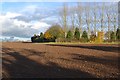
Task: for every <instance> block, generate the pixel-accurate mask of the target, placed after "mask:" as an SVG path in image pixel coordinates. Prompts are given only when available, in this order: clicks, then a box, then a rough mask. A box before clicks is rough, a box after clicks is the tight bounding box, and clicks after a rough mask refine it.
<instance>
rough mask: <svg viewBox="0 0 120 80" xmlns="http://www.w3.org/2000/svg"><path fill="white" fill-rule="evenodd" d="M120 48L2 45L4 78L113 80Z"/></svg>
mask: <svg viewBox="0 0 120 80" xmlns="http://www.w3.org/2000/svg"><path fill="white" fill-rule="evenodd" d="M118 48H119V50H120V47H119V46H118V45H90V44H89V45H87V44H85V45H82V44H81V45H53V44H35V43H10V42H9V43H8V42H4V43H3V44H2V68H3V71H2V72H3V77H10V78H56V77H57V78H60V77H64V78H78V77H79V78H91V77H92V78H97V77H99V78H104V77H105V78H111V77H112V78H114V77H118V76H119V75H120V73H119V69H118V66H119V64H118V58H120V55H119V54H118Z"/></svg>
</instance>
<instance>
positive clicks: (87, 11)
mask: <svg viewBox="0 0 120 80" xmlns="http://www.w3.org/2000/svg"><path fill="white" fill-rule="evenodd" d="M85 16H86V24H87V30H88V38H90V34H91V32H90V4H89V5H87V6H85Z"/></svg>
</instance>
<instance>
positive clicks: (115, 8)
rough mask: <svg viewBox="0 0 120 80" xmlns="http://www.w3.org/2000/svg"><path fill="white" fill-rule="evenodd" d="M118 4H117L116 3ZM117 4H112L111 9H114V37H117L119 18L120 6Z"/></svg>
mask: <svg viewBox="0 0 120 80" xmlns="http://www.w3.org/2000/svg"><path fill="white" fill-rule="evenodd" d="M116 4H117V3H116ZM116 4H112V5H111V9H112V11H111V12H112V16H113V18H112V21H111V22H112V23H113V25H114V36H116V30H117V18H118V5H116ZM115 40H116V37H115Z"/></svg>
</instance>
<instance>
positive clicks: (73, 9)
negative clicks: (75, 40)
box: [69, 7, 75, 35]
mask: <svg viewBox="0 0 120 80" xmlns="http://www.w3.org/2000/svg"><path fill="white" fill-rule="evenodd" d="M69 12H70V21H71V24H72V33H73V35H74V32H75V7H71V8H70V11H69Z"/></svg>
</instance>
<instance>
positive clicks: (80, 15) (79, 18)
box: [76, 3, 83, 38]
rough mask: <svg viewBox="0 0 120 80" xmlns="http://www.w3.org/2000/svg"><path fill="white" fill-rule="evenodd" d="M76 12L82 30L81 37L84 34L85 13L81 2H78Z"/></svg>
mask: <svg viewBox="0 0 120 80" xmlns="http://www.w3.org/2000/svg"><path fill="white" fill-rule="evenodd" d="M76 13H77V24H78V26H79V30H80V38H81V35H82V14H83V7H82V4H81V3H78V5H77V8H76Z"/></svg>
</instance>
